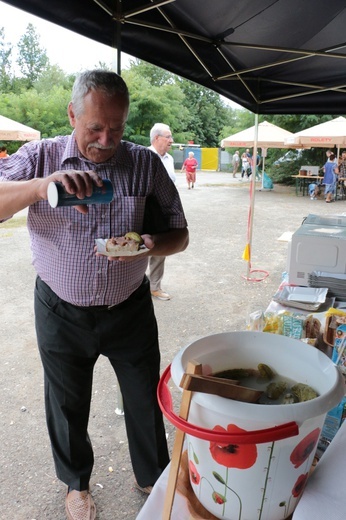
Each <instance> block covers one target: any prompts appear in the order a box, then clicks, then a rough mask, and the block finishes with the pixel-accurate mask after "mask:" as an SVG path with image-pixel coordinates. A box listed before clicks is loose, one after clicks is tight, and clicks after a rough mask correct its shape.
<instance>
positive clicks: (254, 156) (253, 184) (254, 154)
mask: <svg viewBox="0 0 346 520" xmlns="http://www.w3.org/2000/svg"><path fill="white" fill-rule="evenodd" d="M257 142H258V114H255V140H254V147H253V152H252V175H251V184H250V209H249V222H248V245H249V259H248V264H247V278H248V279H249V278H250V271H251V247H252V229H253V216H254V209H255V191H256V190H255V187H256V162H257Z"/></svg>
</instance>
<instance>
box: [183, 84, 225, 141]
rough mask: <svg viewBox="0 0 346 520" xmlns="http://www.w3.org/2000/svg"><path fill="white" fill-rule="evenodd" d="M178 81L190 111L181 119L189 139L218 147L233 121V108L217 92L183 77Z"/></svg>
mask: <svg viewBox="0 0 346 520" xmlns="http://www.w3.org/2000/svg"><path fill="white" fill-rule="evenodd" d="M178 81H179V84H180V88H181V89H182V91H183V93H184V95H185V107H186V108H187V109H188V111H189V116H188V117H187V118H186V119H184V120H182V121H181V124H182V130H183V131H184V132H185V133H186V134H187V135H188V140H193V141H194V142H195V143H196V144H200V145H201V146H203V147H209V148H214V147H218V146H219V142H220V135H221V134H222V131H223V128H224V127H225V126H229V125H230V124H231V123H232V109H231V108H230V107H229V106H227V105H226V104H225V102H224V101H222V99H221V97H220V96H219V94H217V93H216V92H213V91H212V90H209V89H207V88H205V87H201V86H200V85H197V84H196V83H193V82H191V81H188V80H186V79H183V78H179V80H178Z"/></svg>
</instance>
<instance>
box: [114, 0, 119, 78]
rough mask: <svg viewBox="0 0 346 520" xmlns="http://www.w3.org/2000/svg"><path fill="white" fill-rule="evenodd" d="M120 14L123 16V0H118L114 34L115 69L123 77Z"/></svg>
mask: <svg viewBox="0 0 346 520" xmlns="http://www.w3.org/2000/svg"><path fill="white" fill-rule="evenodd" d="M120 14H121V0H116V16H115V20H116V21H115V23H114V32H113V45H112V47H113V49H115V50H116V52H115V53H114V58H113V65H112V67H113V69H114V70H115V71H116V73H117V74H119V76H121V23H120V21H119V20H120Z"/></svg>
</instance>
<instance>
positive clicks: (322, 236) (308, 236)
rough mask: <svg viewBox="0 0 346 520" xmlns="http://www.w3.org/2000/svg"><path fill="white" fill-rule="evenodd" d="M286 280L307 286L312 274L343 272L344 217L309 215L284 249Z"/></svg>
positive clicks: (345, 260)
mask: <svg viewBox="0 0 346 520" xmlns="http://www.w3.org/2000/svg"><path fill="white" fill-rule="evenodd" d="M287 264H288V265H287V272H288V280H289V283H290V284H295V285H302V286H305V287H307V286H308V285H309V284H308V275H309V273H311V272H312V271H324V272H327V273H338V274H345V273H346V215H330V216H329V215H323V216H320V215H313V214H310V215H308V216H307V217H306V219H305V220H304V221H303V223H302V225H301V227H300V228H299V229H297V231H296V232H295V233H293V235H292V239H291V242H290V243H289V247H288V260H287Z"/></svg>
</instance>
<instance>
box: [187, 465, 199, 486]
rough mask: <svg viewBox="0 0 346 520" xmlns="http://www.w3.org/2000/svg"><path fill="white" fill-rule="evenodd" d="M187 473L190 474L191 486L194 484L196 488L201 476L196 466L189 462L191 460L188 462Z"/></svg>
mask: <svg viewBox="0 0 346 520" xmlns="http://www.w3.org/2000/svg"><path fill="white" fill-rule="evenodd" d="M189 472H190V479H191V482H192V483H193V484H195V485H196V486H198V484H199V483H200V481H201V476H200V474H199V473H198V471H197V468H196V466H195V465H194V463H193V462H191V460H190V461H189Z"/></svg>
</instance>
